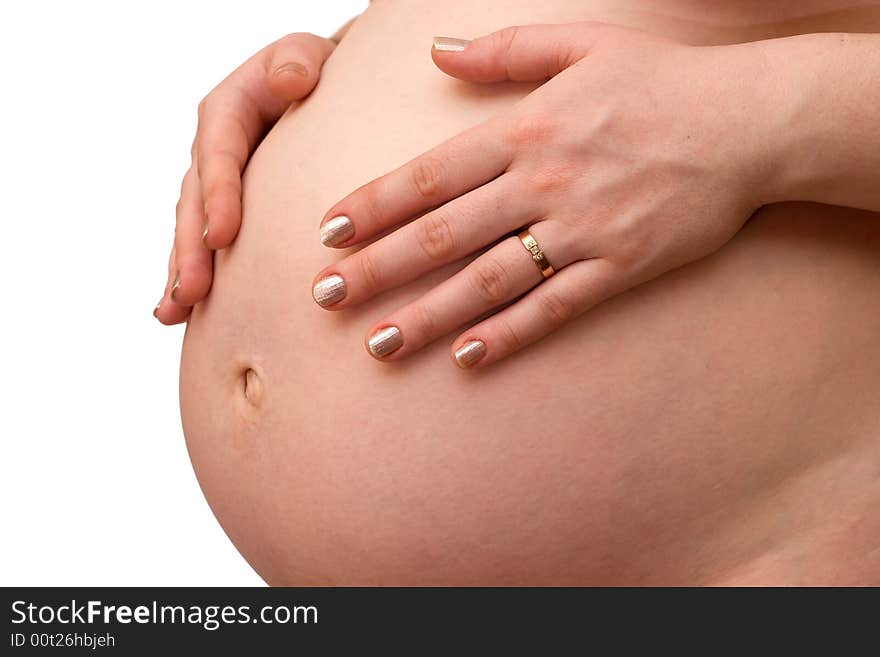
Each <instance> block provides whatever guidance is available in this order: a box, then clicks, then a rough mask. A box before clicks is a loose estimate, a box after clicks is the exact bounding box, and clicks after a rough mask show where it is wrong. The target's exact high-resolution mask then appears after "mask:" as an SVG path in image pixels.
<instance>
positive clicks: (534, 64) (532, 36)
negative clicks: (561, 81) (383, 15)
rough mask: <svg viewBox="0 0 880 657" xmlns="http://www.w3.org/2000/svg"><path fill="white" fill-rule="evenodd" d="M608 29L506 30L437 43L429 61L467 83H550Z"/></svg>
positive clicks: (588, 24) (543, 27)
mask: <svg viewBox="0 0 880 657" xmlns="http://www.w3.org/2000/svg"><path fill="white" fill-rule="evenodd" d="M611 29H614V28H612V27H611V26H610V25H607V24H605V23H597V22H583V23H570V24H566V25H525V26H519V27H507V28H505V29H503V30H499V31H498V32H493V33H492V34H489V35H487V36H484V37H480V38H478V39H474V40H473V41H466V40H464V39H455V38H450V37H435V38H434V47H433V49H432V50H431V57H432V58H433V59H434V63H435V64H436V65H437V66H438V67H439V68H440V69H441V70H442V71H443V72H445V73H447V74H449V75H451V76H452V77H455V78H459V79H461V80H466V81H468V82H501V81H503V80H512V81H515V82H533V81H540V80H548V79H550V78H552V77H553V76H554V75H556V74H558V73H561V72H562V71H563V70H565V69H566V68H568V67H569V66H571V65H573V64H575V63H577V62H578V61H580V60H581V59H583V58H584V57H586V56H587V55H588V54H589V53H590V51H591V50H592V49H593V47H594V46H595V45H596V44H597V43H598V41H599V38H600V36H601V35H602V34H603V33H606V32H607V31H608V30H611Z"/></svg>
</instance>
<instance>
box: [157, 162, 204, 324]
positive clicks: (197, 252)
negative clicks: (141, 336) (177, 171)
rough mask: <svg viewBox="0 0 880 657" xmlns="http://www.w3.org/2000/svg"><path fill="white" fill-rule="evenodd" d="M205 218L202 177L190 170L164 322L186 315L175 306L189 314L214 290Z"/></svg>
mask: <svg viewBox="0 0 880 657" xmlns="http://www.w3.org/2000/svg"><path fill="white" fill-rule="evenodd" d="M203 219H204V215H203V212H202V202H201V196H200V193H199V180H198V174H197V173H196V172H195V170H194V169H192V168H190V170H189V171H188V172H187V174H186V175H185V176H184V178H183V185H182V186H181V191H180V201H179V202H178V204H177V224H176V227H175V229H174V250H173V259H172V262H171V264H170V269H171V271H169V277H170V278H171V285H170V287H169V288H168V289H167V291H166V296H165V297H164V298H163V302H162V306H163V307H164V306H165V305H166V302H168V308H169V310H168V314H166V313H165V312H163V313H162V315H161V316H160V320H163V322H164V319H163V318H171V317H174V318H179V317H180V316H181V315H182V311H180V310H177V309H175V308H174V306H180V307H183V308H185V309H187V313H188V309H189V308H190V307H191V306H193V305H194V304H195V303H197V302H198V301H200V300H201V299H203V298H204V297H205V295H207V294H208V291H209V290H210V289H211V280H212V277H213V265H214V255H213V253H212V252H211V251H209V250H208V249H206V248H205V247H204V246H202V242H201V226H202V222H203ZM172 310H174V313H173V315H172V314H171V312H172ZM178 321H180V320H178ZM164 323H169V322H164Z"/></svg>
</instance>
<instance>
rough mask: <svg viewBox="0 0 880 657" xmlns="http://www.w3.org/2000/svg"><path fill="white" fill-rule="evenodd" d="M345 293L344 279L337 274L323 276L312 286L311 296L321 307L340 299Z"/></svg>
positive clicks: (330, 304)
mask: <svg viewBox="0 0 880 657" xmlns="http://www.w3.org/2000/svg"><path fill="white" fill-rule="evenodd" d="M345 293H346V289H345V280H344V279H343V278H342V276H340V275H339V274H331V275H330V276H325V277H324V278H322V279H321V280H320V281H318V282H317V283H315V286H314V287H313V288H312V297H313V298H314V299H315V302H316V303H317V304H318V305H319V306H323V307H326V306H332V305H333V304H334V303H336V302H337V301H342V300H343V299H344V298H345Z"/></svg>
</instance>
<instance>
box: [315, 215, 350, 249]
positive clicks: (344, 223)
mask: <svg viewBox="0 0 880 657" xmlns="http://www.w3.org/2000/svg"><path fill="white" fill-rule="evenodd" d="M352 235H354V224H353V223H351V219H349V218H348V217H345V216H339V217H333V218H332V219H331V220H330V221H328V222H326V223H325V224H324V225H323V226H321V244H323V245H324V246H336V245H337V244H342V243H343V242H344V241H345V240H347V239H348V238H349V237H351V236H352Z"/></svg>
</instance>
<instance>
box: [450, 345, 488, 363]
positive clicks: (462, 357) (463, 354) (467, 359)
mask: <svg viewBox="0 0 880 657" xmlns="http://www.w3.org/2000/svg"><path fill="white" fill-rule="evenodd" d="M485 355H486V343H485V342H483V341H482V340H469V341H468V342H465V343H464V346H462V347H461V348H460V349H458V350H457V351H456V352H455V362H456V363H458V366H459V367H461V368H462V369H465V368H468V367H470V366H471V365H474V364H475V363H477V362H478V361H479V360H480V359H482V358H483V356H485Z"/></svg>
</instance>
